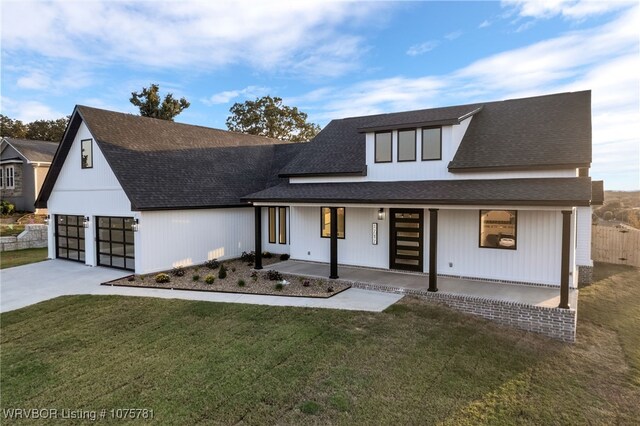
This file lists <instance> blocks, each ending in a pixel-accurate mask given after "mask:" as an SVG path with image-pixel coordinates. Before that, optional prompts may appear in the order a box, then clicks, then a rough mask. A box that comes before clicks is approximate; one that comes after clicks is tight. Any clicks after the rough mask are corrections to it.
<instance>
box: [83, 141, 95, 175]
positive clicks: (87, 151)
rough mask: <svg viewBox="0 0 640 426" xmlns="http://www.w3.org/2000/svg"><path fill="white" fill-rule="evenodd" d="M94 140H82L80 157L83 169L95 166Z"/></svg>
mask: <svg viewBox="0 0 640 426" xmlns="http://www.w3.org/2000/svg"><path fill="white" fill-rule="evenodd" d="M92 143H93V140H92V139H83V140H81V141H80V151H81V152H80V159H81V165H82V168H83V169H92V168H93V145H92Z"/></svg>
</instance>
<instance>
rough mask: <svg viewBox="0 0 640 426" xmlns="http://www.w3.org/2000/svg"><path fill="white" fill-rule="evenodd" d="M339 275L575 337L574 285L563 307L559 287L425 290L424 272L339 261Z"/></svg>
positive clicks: (450, 282)
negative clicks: (349, 263) (353, 264)
mask: <svg viewBox="0 0 640 426" xmlns="http://www.w3.org/2000/svg"><path fill="white" fill-rule="evenodd" d="M269 269H273V270H276V271H279V272H281V273H286V274H291V275H297V276H306V277H320V278H323V277H327V275H328V273H329V272H330V269H331V266H330V265H329V264H328V263H320V262H306V261H299V260H288V261H285V262H280V263H276V264H274V265H270V266H269ZM339 270H340V278H339V279H340V280H343V281H348V282H350V283H351V284H352V286H353V287H356V288H362V289H368V290H378V291H387V292H392V293H400V294H407V295H413V296H418V297H421V298H424V299H426V300H428V301H431V302H435V303H439V304H443V305H445V306H448V307H450V308H453V309H456V310H459V311H462V312H465V313H468V314H472V315H478V316H481V317H483V318H486V319H488V320H491V321H495V322H498V323H500V324H503V325H508V326H510V327H515V328H519V329H522V330H526V331H533V332H536V333H540V334H543V335H545V336H548V337H551V338H554V339H558V340H563V341H566V342H573V341H575V333H576V321H577V304H578V290H576V289H570V290H569V292H568V300H569V303H568V305H569V307H568V308H559V307H558V306H559V305H561V301H560V299H561V292H560V288H559V287H553V286H543V285H526V284H512V283H511V284H510V283H499V282H490V281H482V280H470V279H463V278H455V277H446V276H445V277H443V276H441V277H438V291H437V292H434V291H429V277H428V274H423V273H411V272H400V271H389V270H382V269H374V268H364V267H353V266H346V265H339Z"/></svg>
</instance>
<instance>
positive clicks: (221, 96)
mask: <svg viewBox="0 0 640 426" xmlns="http://www.w3.org/2000/svg"><path fill="white" fill-rule="evenodd" d="M268 92H269V88H268V87H260V86H247V87H245V88H244V89H236V90H225V91H223V92H218V93H215V94H213V95H211V96H210V97H209V98H208V99H204V100H203V102H204V103H205V104H206V105H217V104H226V103H228V102H229V101H231V100H232V99H236V98H238V97H240V96H242V97H244V98H247V99H248V98H255V97H260V96H264V95H266V94H267V93H268Z"/></svg>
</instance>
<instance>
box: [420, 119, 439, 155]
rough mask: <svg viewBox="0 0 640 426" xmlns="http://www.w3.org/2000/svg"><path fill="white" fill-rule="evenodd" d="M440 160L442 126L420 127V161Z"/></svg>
mask: <svg viewBox="0 0 640 426" xmlns="http://www.w3.org/2000/svg"><path fill="white" fill-rule="evenodd" d="M429 160H442V128H441V127H426V128H424V129H422V161H429Z"/></svg>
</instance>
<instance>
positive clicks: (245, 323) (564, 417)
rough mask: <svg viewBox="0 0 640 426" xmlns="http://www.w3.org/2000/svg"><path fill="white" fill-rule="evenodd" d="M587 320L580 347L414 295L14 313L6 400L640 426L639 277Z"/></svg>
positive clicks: (364, 418)
mask: <svg viewBox="0 0 640 426" xmlns="http://www.w3.org/2000/svg"><path fill="white" fill-rule="evenodd" d="M605 276H606V274H605ZM578 314H579V329H578V342H577V343H576V344H574V345H568V344H563V343H559V342H555V341H551V340H548V339H546V338H543V337H539V336H536V335H534V334H530V333H525V332H519V331H514V330H510V329H507V328H502V327H498V326H495V325H493V324H491V323H489V322H487V321H484V320H481V319H478V318H475V317H471V316H466V315H462V314H458V313H456V312H454V311H450V310H448V309H446V308H440V307H437V306H433V305H427V304H424V303H423V302H421V301H418V300H416V299H403V301H402V302H401V303H399V304H396V305H394V306H392V307H391V308H389V309H388V310H387V311H386V312H384V313H379V314H376V313H363V312H348V311H335V310H319V309H302V308H282V307H270V306H254V305H234V304H218V303H207V302H193V301H182V300H161V299H146V298H137V297H130V298H127V297H115V296H74V297H63V298H58V299H55V300H52V301H48V302H44V303H40V304H38V305H35V306H31V307H28V308H24V309H20V310H18V311H14V312H9V313H5V314H2V315H0V321H1V324H2V333H1V341H0V342H1V346H0V349H1V352H2V366H1V367H2V368H1V371H0V386H1V391H2V402H1V403H2V408H3V409H5V408H18V407H35V408H67V409H86V410H90V409H93V410H101V409H103V408H104V409H107V410H109V409H111V408H122V407H127V408H149V409H153V410H154V418H155V420H156V421H158V422H160V423H165V424H167V423H168V424H194V423H199V424H210V423H223V424H235V423H239V422H242V423H245V424H273V423H278V424H307V423H315V424H327V423H332V424H336V423H338V424H433V423H438V422H442V423H444V424H451V425H459V424H469V425H472V424H473V425H475V424H483V423H485V424H486V423H492V424H514V423H519V424H616V423H618V424H633V423H634V422H636V421H637V419H638V418H639V417H640V408H639V405H638V401H639V400H640V353H639V346H640V345H639V342H638V332H637V330H639V329H640V271H638V270H623V271H621V272H620V271H617V272H615V273H613V274H612V275H610V276H608V277H606V278H603V279H602V280H601V281H600V282H598V283H596V284H594V285H591V286H589V287H587V288H585V289H584V290H581V295H580V306H579V310H578ZM3 420H4V419H3Z"/></svg>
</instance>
